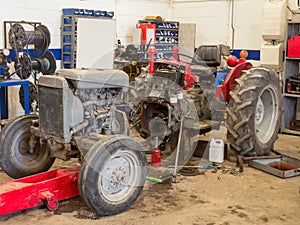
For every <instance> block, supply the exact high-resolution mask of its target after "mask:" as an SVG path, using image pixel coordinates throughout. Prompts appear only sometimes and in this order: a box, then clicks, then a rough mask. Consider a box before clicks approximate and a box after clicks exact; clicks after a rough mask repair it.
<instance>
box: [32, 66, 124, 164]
mask: <svg viewBox="0 0 300 225" xmlns="http://www.w3.org/2000/svg"><path fill="white" fill-rule="evenodd" d="M57 75H58V76H42V77H41V78H40V79H39V84H38V92H39V127H38V133H39V135H38V136H40V137H41V138H42V139H43V140H44V141H46V142H47V144H48V146H49V147H50V149H52V155H54V156H55V157H58V158H63V159H65V158H66V155H63V156H62V155H59V154H58V155H57V154H56V153H55V152H58V151H57V150H58V149H61V148H65V147H66V146H67V145H72V144H74V140H75V139H76V137H78V136H79V137H82V136H91V135H94V136H97V135H98V136H100V135H110V134H125V135H128V134H129V124H128V120H127V116H126V113H125V112H123V111H121V110H118V108H119V106H120V104H119V103H120V102H122V101H123V100H122V98H123V96H124V93H125V92H127V90H128V86H129V78H128V75H127V74H126V73H125V72H122V71H118V70H96V69H69V70H64V69H63V70H59V71H57ZM122 103H123V102H122ZM123 105H124V104H123ZM76 147H77V146H76Z"/></svg>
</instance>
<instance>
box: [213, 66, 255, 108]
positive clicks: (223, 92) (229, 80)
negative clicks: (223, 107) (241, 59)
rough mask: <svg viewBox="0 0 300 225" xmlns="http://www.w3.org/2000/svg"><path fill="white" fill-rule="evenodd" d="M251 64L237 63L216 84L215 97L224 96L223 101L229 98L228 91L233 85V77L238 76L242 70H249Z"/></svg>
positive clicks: (227, 100)
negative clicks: (224, 77) (221, 80)
mask: <svg viewBox="0 0 300 225" xmlns="http://www.w3.org/2000/svg"><path fill="white" fill-rule="evenodd" d="M251 67H253V65H252V64H251V63H249V62H245V63H242V64H238V65H237V66H236V67H234V68H233V69H232V70H231V71H230V72H229V73H228V75H227V77H226V79H225V80H224V82H223V83H222V84H221V85H219V86H217V88H216V96H217V98H222V97H223V98H224V100H225V102H227V103H228V102H229V100H230V91H231V90H233V88H234V87H235V79H237V78H239V77H240V76H241V74H242V71H243V70H249V69H250V68H251Z"/></svg>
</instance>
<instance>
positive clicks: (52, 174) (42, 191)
mask: <svg viewBox="0 0 300 225" xmlns="http://www.w3.org/2000/svg"><path fill="white" fill-rule="evenodd" d="M79 169H80V167H73V168H63V169H57V170H52V171H48V172H44V173H39V174H36V175H32V176H28V177H24V178H21V179H17V180H13V181H10V182H6V183H3V184H0V216H2V215H6V214H10V213H13V212H17V211H20V210H24V209H29V208H34V207H37V206H41V205H44V204H45V205H46V206H47V208H48V209H49V210H50V211H55V210H57V209H58V201H61V200H64V199H69V198H73V197H76V196H78V195H79V190H78V184H77V181H78V173H79Z"/></svg>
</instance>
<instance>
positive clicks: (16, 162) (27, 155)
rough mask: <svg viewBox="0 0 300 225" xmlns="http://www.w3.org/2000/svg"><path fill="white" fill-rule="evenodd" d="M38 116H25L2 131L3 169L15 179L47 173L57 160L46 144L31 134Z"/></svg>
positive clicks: (15, 120)
mask: <svg viewBox="0 0 300 225" xmlns="http://www.w3.org/2000/svg"><path fill="white" fill-rule="evenodd" d="M37 119H38V116H37V115H24V116H21V117H18V118H16V119H14V120H13V121H12V122H10V123H9V124H7V125H5V126H4V128H3V130H2V136H1V140H2V145H1V157H2V169H3V171H4V172H6V173H7V174H8V175H9V176H11V177H13V178H20V177H24V176H28V175H32V174H35V173H40V172H44V171H47V170H48V169H49V168H50V167H51V166H52V164H53V163H54V160H55V158H52V157H51V155H50V151H49V149H48V148H47V147H46V145H45V143H41V142H40V141H39V140H38V139H37V137H35V136H33V135H32V134H31V132H30V129H31V126H32V125H33V124H34V120H37Z"/></svg>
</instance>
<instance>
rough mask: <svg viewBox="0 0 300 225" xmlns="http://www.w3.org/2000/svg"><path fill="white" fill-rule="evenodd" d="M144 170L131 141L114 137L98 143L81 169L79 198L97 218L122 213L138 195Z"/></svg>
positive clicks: (137, 146) (138, 149) (142, 156)
mask: <svg viewBox="0 0 300 225" xmlns="http://www.w3.org/2000/svg"><path fill="white" fill-rule="evenodd" d="M146 171H147V159H146V156H145V154H144V152H143V151H142V147H141V145H140V144H139V143H138V142H136V141H135V140H134V139H133V138H130V137H127V136H119V135H118V136H112V137H109V138H106V139H104V140H99V141H98V142H96V143H95V144H94V145H93V146H92V147H91V149H90V150H89V152H88V153H87V154H86V155H85V159H84V163H83V165H82V166H81V170H80V173H79V180H78V186H79V191H80V195H81V197H82V199H83V200H84V201H85V203H86V204H87V206H88V207H89V208H90V209H91V210H93V211H94V212H95V213H97V214H98V215H115V214H118V213H121V212H124V211H126V210H127V209H128V208H130V206H131V205H132V204H133V203H134V202H135V201H136V199H137V198H138V196H139V195H140V193H141V191H142V189H143V187H144V184H145V181H146Z"/></svg>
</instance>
